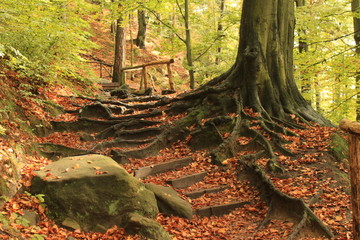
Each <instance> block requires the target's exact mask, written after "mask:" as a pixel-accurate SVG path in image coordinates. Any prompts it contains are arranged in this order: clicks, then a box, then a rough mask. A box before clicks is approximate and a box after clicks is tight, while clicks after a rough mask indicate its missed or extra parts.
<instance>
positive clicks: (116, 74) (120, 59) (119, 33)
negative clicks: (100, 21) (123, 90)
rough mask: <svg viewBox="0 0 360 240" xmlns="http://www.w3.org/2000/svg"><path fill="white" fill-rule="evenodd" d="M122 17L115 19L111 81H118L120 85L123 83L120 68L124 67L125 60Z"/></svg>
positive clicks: (124, 30)
mask: <svg viewBox="0 0 360 240" xmlns="http://www.w3.org/2000/svg"><path fill="white" fill-rule="evenodd" d="M123 24H124V23H123V21H122V18H119V19H118V20H117V25H116V35H115V58H114V68H113V77H112V82H118V83H119V84H120V85H124V84H125V79H124V74H123V72H122V70H121V69H122V68H124V67H125V60H126V39H125V32H126V29H125V26H124V25H123Z"/></svg>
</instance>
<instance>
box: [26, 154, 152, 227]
mask: <svg viewBox="0 0 360 240" xmlns="http://www.w3.org/2000/svg"><path fill="white" fill-rule="evenodd" d="M31 192H32V193H33V194H39V193H41V194H44V195H45V197H44V198H45V203H46V204H47V206H48V208H49V216H50V217H51V218H53V219H54V220H55V221H56V222H57V223H59V224H61V223H62V222H64V221H65V220H66V219H72V220H73V221H74V222H76V223H78V224H79V226H80V227H81V229H82V230H83V231H106V230H107V229H108V228H110V227H112V226H114V225H117V226H119V227H126V226H127V225H128V223H127V221H128V220H129V217H128V215H129V214H130V213H136V214H139V215H140V216H142V217H143V218H154V217H155V216H156V214H157V213H158V207H157V202H156V199H155V196H154V193H153V192H151V191H149V190H148V189H146V188H145V185H144V184H143V183H141V182H140V181H139V180H137V179H136V178H134V177H133V176H131V175H130V174H128V172H127V171H126V170H125V169H123V168H122V167H121V166H119V164H118V163H116V162H115V161H114V160H113V159H111V158H110V157H106V156H102V155H97V154H91V155H83V156H74V157H67V158H62V159H60V160H59V161H57V162H53V163H51V164H49V165H48V166H46V167H45V168H44V169H43V170H41V171H36V176H35V177H34V178H33V181H32V186H31ZM145 228H146V226H145Z"/></svg>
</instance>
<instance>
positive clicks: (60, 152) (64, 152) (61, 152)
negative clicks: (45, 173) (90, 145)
mask: <svg viewBox="0 0 360 240" xmlns="http://www.w3.org/2000/svg"><path fill="white" fill-rule="evenodd" d="M39 149H40V152H41V154H42V155H43V156H45V157H47V158H49V159H52V160H54V159H59V158H61V157H70V156H77V155H85V154H93V153H95V152H93V151H91V150H82V149H77V148H71V147H67V146H64V145H60V144H54V143H41V144H39Z"/></svg>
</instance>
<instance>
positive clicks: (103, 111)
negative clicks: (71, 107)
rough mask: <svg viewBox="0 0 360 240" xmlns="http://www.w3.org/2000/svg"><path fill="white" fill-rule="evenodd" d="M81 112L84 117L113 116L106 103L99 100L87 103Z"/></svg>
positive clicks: (106, 117)
mask: <svg viewBox="0 0 360 240" xmlns="http://www.w3.org/2000/svg"><path fill="white" fill-rule="evenodd" d="M79 114H80V117H82V118H104V119H111V118H112V113H111V110H110V109H109V108H108V107H107V106H106V105H104V104H101V103H99V102H96V103H94V104H90V105H86V106H85V107H83V108H81V109H80V111H79Z"/></svg>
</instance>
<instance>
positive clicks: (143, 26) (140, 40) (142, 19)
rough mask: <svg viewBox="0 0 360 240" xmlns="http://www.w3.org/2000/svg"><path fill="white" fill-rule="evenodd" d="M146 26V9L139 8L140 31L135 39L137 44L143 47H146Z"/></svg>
mask: <svg viewBox="0 0 360 240" xmlns="http://www.w3.org/2000/svg"><path fill="white" fill-rule="evenodd" d="M146 28H147V20H146V14H145V11H144V10H138V33H137V37H136V40H135V43H136V46H138V47H139V48H141V49H145V48H146V46H145V39H146Z"/></svg>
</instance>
